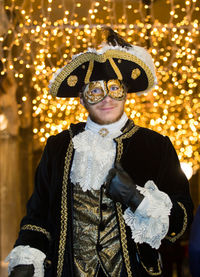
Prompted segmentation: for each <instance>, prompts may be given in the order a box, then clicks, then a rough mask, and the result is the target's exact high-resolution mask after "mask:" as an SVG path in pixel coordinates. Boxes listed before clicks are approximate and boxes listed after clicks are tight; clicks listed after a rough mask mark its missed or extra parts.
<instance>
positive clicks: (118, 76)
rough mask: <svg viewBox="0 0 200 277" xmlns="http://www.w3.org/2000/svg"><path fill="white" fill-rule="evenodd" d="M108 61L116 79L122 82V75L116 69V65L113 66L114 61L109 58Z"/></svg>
mask: <svg viewBox="0 0 200 277" xmlns="http://www.w3.org/2000/svg"><path fill="white" fill-rule="evenodd" d="M108 60H109V62H110V64H111V66H112V68H113V70H114V71H115V74H116V75H117V78H118V79H119V80H123V77H122V74H121V72H120V70H119V68H118V67H117V65H116V64H115V62H114V60H113V59H112V58H109V59H108Z"/></svg>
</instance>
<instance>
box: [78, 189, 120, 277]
mask: <svg viewBox="0 0 200 277" xmlns="http://www.w3.org/2000/svg"><path fill="white" fill-rule="evenodd" d="M80 203H81V204H80ZM73 221H74V223H73V235H74V240H73V241H74V245H73V249H74V265H75V276H77V277H85V276H97V274H98V270H99V267H100V266H101V267H102V269H103V270H104V272H105V274H106V275H107V276H113V277H117V276H120V272H121V268H122V255H121V247H120V238H119V230H118V226H117V220H116V215H115V210H114V205H113V201H111V200H110V199H109V198H108V197H107V196H106V195H105V192H104V189H103V188H101V189H100V190H91V191H86V192H83V191H82V189H81V188H80V186H79V185H75V186H74V219H73Z"/></svg>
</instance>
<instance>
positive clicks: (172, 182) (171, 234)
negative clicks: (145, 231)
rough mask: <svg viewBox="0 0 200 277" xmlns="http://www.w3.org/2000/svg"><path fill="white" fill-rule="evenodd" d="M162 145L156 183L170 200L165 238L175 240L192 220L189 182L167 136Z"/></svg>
mask: <svg viewBox="0 0 200 277" xmlns="http://www.w3.org/2000/svg"><path fill="white" fill-rule="evenodd" d="M162 147H163V149H162V158H161V163H160V169H159V174H158V179H157V182H156V183H157V184H158V186H159V189H160V190H161V191H163V192H165V193H167V194H168V195H169V197H170V199H171V201H172V209H171V214H170V216H169V230H168V234H167V236H166V237H165V238H166V239H167V240H169V241H171V242H175V241H176V240H177V239H178V238H180V237H181V236H182V234H183V233H184V232H185V230H186V228H187V227H188V226H189V225H190V224H191V222H192V217H193V203H192V200H191V197H190V191H189V182H188V180H187V178H186V176H185V174H184V173H183V171H182V169H181V167H180V162H179V159H178V156H177V153H176V151H175V149H174V147H173V145H172V143H171V141H170V140H169V138H168V137H164V143H163V145H162Z"/></svg>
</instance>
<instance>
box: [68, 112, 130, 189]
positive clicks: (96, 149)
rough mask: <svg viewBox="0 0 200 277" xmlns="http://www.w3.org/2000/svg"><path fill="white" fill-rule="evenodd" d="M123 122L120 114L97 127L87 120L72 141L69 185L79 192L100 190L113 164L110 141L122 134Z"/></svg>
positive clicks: (114, 146) (113, 148) (112, 151)
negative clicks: (77, 186) (77, 187)
mask: <svg viewBox="0 0 200 277" xmlns="http://www.w3.org/2000/svg"><path fill="white" fill-rule="evenodd" d="M127 120H128V117H127V115H126V114H125V113H124V114H123V115H122V117H121V118H120V120H118V121H117V122H115V123H112V124H108V125H99V124H97V123H95V122H93V121H92V120H91V119H90V118H89V117H88V119H87V123H86V127H85V131H84V132H82V133H80V134H78V135H77V136H74V137H73V139H72V141H73V144H74V149H75V154H74V159H73V163H72V169H71V173H70V178H71V181H72V183H73V184H77V183H78V184H79V185H80V186H81V188H82V189H83V191H87V190H91V189H94V190H98V189H100V187H101V186H102V184H103V183H104V182H105V180H106V177H107V174H108V171H109V170H110V169H111V168H112V167H113V165H114V161H115V155H116V145H115V142H114V140H113V138H115V137H118V136H119V135H121V134H122V132H121V131H120V129H121V128H122V127H123V126H124V125H125V123H126V121H127Z"/></svg>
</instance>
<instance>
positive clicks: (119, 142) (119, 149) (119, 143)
mask: <svg viewBox="0 0 200 277" xmlns="http://www.w3.org/2000/svg"><path fill="white" fill-rule="evenodd" d="M139 128H140V127H139V126H137V125H135V126H134V127H133V128H132V129H131V130H130V131H129V132H127V133H125V134H124V135H121V136H120V137H118V138H116V139H115V141H117V159H116V160H117V162H119V161H120V159H121V156H122V154H123V143H122V140H123V139H126V138H130V137H131V136H132V135H133V134H135V133H136V132H137V131H138V130H139Z"/></svg>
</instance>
